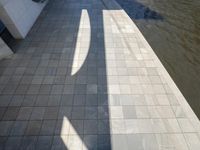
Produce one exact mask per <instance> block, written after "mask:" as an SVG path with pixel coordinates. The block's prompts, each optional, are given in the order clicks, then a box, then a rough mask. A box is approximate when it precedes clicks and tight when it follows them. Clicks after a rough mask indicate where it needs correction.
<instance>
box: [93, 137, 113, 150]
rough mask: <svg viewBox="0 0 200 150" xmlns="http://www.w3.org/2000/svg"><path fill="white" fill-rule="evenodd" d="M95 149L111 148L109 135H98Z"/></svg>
mask: <svg viewBox="0 0 200 150" xmlns="http://www.w3.org/2000/svg"><path fill="white" fill-rule="evenodd" d="M97 149H98V150H105V149H106V150H107V149H112V146H111V137H110V135H98V137H97Z"/></svg>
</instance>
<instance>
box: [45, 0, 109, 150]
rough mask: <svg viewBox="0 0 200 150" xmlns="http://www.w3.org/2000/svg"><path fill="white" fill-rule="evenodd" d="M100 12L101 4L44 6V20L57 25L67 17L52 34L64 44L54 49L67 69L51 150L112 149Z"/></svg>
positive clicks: (68, 0)
mask: <svg viewBox="0 0 200 150" xmlns="http://www.w3.org/2000/svg"><path fill="white" fill-rule="evenodd" d="M103 9H104V6H103V5H102V3H101V1H99V2H96V1H85V2H84V1H73V0H62V1H61V2H57V1H53V0H52V1H50V3H49V5H48V6H47V10H46V11H47V15H46V17H47V18H44V20H48V21H49V20H51V18H55V24H56V23H58V22H56V21H61V20H62V19H61V18H62V15H63V14H65V13H66V14H69V16H67V15H66V18H68V19H64V20H65V21H66V22H65V21H63V22H61V23H60V24H59V23H58V24H59V25H60V26H58V27H57V28H55V30H53V31H52V35H53V36H54V34H55V38H58V39H59V40H60V41H59V40H58V41H59V42H61V43H64V44H63V46H61V47H60V46H58V47H54V48H56V49H60V48H61V49H63V54H62V55H63V57H66V60H67V64H66V65H67V66H68V69H67V74H66V77H67V79H66V81H65V84H66V85H65V88H64V91H63V93H64V95H63V99H62V101H63V104H61V106H60V109H63V112H62V114H61V115H60V116H59V119H61V121H60V123H61V124H60V126H59V127H58V128H57V129H56V131H57V133H56V134H58V136H56V137H54V142H55V143H54V144H53V145H54V146H53V148H52V149H54V148H55V149H57V148H61V149H80V147H81V143H82V146H83V149H103V150H106V149H111V138H110V132H111V131H110V122H109V108H108V95H107V94H108V90H107V79H106V75H107V73H106V56H105V55H106V54H105V53H106V52H105V51H106V48H105V44H104V26H103ZM71 13H74V14H71ZM83 13H85V15H83ZM64 16H65V15H64ZM87 16H88V18H87ZM57 17H58V20H56V18H57ZM87 19H88V20H87ZM48 21H47V22H48ZM87 21H88V22H89V24H87ZM49 23H54V22H53V20H52V22H49ZM84 23H85V24H84ZM59 33H63V34H62V35H59ZM88 36H89V37H88ZM83 41H84V42H83ZM61 57H62V56H61ZM70 96H72V97H73V102H72V103H71V102H69V101H70V98H71V97H70ZM69 103H71V105H68V104H69ZM65 104H67V106H64V105H65ZM66 135H67V136H68V137H67V140H66V137H65V136H66ZM56 142H57V144H56Z"/></svg>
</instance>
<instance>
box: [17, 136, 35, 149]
mask: <svg viewBox="0 0 200 150" xmlns="http://www.w3.org/2000/svg"><path fill="white" fill-rule="evenodd" d="M36 142H37V137H36V136H24V137H23V138H22V140H21V145H20V149H21V150H35V149H36Z"/></svg>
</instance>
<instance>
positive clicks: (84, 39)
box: [0, 0, 200, 150]
mask: <svg viewBox="0 0 200 150" xmlns="http://www.w3.org/2000/svg"><path fill="white" fill-rule="evenodd" d="M105 3H106V8H108V7H109V9H106V8H105V6H104V4H105ZM115 4H116V3H114V2H113V1H112V0H110V1H104V2H103V1H100V0H91V1H80V0H59V1H57V0H50V2H49V3H48V5H47V6H46V7H45V9H44V10H43V12H42V14H41V15H40V17H39V19H38V20H37V22H36V23H35V25H34V26H33V28H32V29H31V31H30V33H29V34H28V36H27V37H26V39H24V40H23V41H22V42H20V43H17V45H16V47H15V48H16V51H17V52H16V54H15V55H13V56H12V57H11V58H8V59H4V60H1V61H0V93H1V94H0V119H1V121H0V149H15V150H16V149H41V150H45V149H47V150H49V149H75V150H80V149H103V150H107V149H120V150H124V149H136V150H138V149H142V150H146V149H148V150H150V149H151V150H159V149H176V150H180V149H181V150H185V149H186V150H187V149H188V146H187V142H188V143H189V142H190V143H193V141H195V140H196V141H195V142H196V143H198V142H199V140H197V139H198V137H197V134H196V129H195V128H194V126H193V125H192V124H191V122H190V120H189V119H188V118H187V116H186V114H185V112H184V111H183V110H182V106H181V105H180V104H179V101H178V100H177V98H176V97H175V96H174V93H173V91H172V90H171V89H170V87H169V85H168V83H167V82H166V80H165V79H164V77H163V75H162V74H160V73H159V72H158V70H157V69H158V66H156V65H157V64H156V63H155V61H154V57H153V56H152V53H150V51H151V49H149V48H148V46H146V45H145V43H144V42H143V40H141V38H140V36H139V34H140V33H138V32H137V29H136V26H135V25H134V24H133V23H132V22H131V20H129V18H128V17H127V16H126V15H125V13H124V12H123V11H122V10H120V9H119V7H117V5H115ZM185 139H187V141H186V140H185ZM199 143H200V142H199ZM188 145H189V144H188ZM190 145H194V144H190Z"/></svg>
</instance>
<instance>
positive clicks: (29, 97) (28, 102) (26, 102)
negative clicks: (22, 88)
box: [22, 95, 37, 106]
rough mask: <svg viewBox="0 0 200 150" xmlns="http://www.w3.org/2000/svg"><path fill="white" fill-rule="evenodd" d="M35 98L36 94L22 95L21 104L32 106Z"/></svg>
mask: <svg viewBox="0 0 200 150" xmlns="http://www.w3.org/2000/svg"><path fill="white" fill-rule="evenodd" d="M36 98H37V95H26V96H25V97H24V101H23V103H22V106H34V104H35V101H36Z"/></svg>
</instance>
